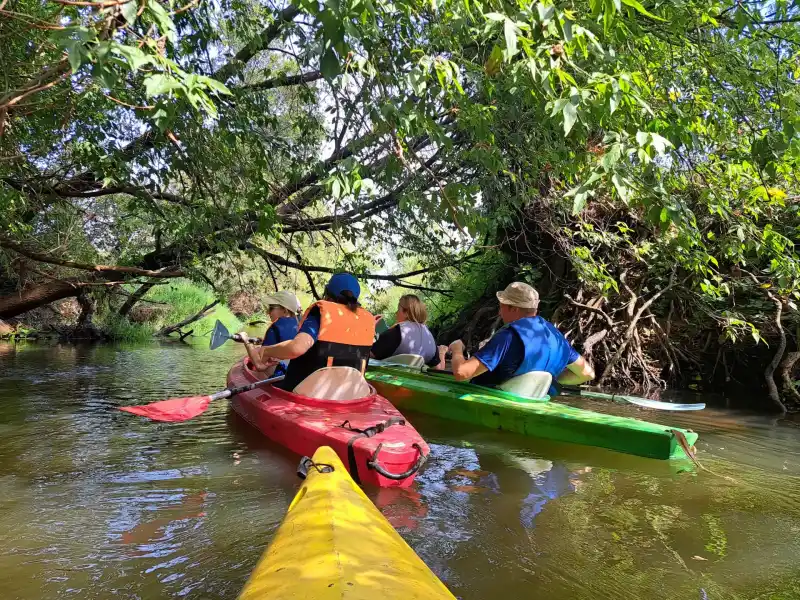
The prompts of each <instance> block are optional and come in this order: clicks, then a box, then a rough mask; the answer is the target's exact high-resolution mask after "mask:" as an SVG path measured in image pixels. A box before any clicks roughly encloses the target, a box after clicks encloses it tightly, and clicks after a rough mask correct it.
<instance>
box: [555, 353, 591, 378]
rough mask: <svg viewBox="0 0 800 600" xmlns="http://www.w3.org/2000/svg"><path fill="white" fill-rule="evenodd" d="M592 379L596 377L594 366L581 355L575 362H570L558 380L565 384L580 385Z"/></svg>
mask: <svg viewBox="0 0 800 600" xmlns="http://www.w3.org/2000/svg"><path fill="white" fill-rule="evenodd" d="M592 379H594V368H593V367H592V365H590V364H589V362H588V361H587V360H586V359H585V358H583V357H582V356H581V357H579V358H578V360H576V361H575V362H574V363H570V364H568V365H567V368H566V369H564V371H563V372H562V373H561V375H559V376H558V378H557V379H556V381H558V383H563V384H565V385H579V384H581V383H585V382H587V381H591V380H592Z"/></svg>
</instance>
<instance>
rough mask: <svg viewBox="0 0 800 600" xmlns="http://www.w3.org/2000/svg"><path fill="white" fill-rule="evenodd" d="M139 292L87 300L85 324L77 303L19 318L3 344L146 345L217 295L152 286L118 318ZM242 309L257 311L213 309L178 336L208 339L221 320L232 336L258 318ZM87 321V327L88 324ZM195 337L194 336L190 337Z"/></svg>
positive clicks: (255, 305) (0, 332)
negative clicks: (73, 341) (67, 341)
mask: <svg viewBox="0 0 800 600" xmlns="http://www.w3.org/2000/svg"><path fill="white" fill-rule="evenodd" d="M134 291H135V288H134V286H122V288H121V289H120V290H119V292H117V293H115V294H101V295H98V297H96V298H91V299H90V300H89V306H90V311H91V315H90V316H89V318H88V327H87V322H83V323H82V322H81V319H82V318H83V317H84V311H85V306H84V307H82V306H81V304H80V303H79V302H78V301H77V300H76V299H74V298H70V299H67V300H62V301H60V302H54V303H53V304H50V305H47V306H44V307H41V308H38V309H36V310H33V311H29V312H27V313H24V314H22V315H20V316H19V317H17V318H15V319H12V320H9V321H8V322H5V323H2V322H0V339H6V340H19V339H28V338H43V337H44V338H67V339H105V340H110V341H128V342H132V341H145V340H148V339H150V338H152V337H153V336H154V335H155V334H157V333H158V332H159V331H161V330H162V329H163V328H165V327H168V326H170V325H173V324H175V323H178V322H180V321H182V320H184V319H187V318H189V317H191V316H193V315H197V314H198V313H200V312H201V311H202V310H203V308H204V307H209V306H210V305H212V303H214V301H215V300H217V298H216V296H215V294H214V292H213V290H211V289H210V288H208V287H204V286H201V285H198V284H196V283H193V282H191V281H188V280H185V279H177V280H171V281H169V282H167V283H165V284H163V285H156V286H153V287H152V288H151V289H150V290H148V291H147V293H146V294H145V295H143V296H142V297H141V298H140V299H138V301H137V302H136V304H134V305H133V306H132V308H130V310H129V311H127V314H125V315H124V316H121V315H120V310H121V307H122V306H124V304H125V302H126V301H127V300H128V299H129V298H130V297H131V294H133V293H134ZM237 300H239V302H238V304H239V307H240V308H242V307H243V308H247V309H250V310H252V311H253V313H252V314H246V313H243V312H242V313H240V315H241V316H242V319H240V318H239V317H237V316H236V315H235V314H234V313H233V311H232V310H231V308H230V307H229V306H228V305H227V303H225V302H224V301H219V302H217V303H216V304H215V305H213V306H211V307H210V308H209V309H208V311H206V312H205V314H204V316H202V317H201V318H199V319H197V320H196V321H193V322H192V323H190V324H188V325H187V326H185V327H183V328H181V330H180V333H179V332H175V335H176V336H177V335H183V334H186V335H187V337H188V336H189V335H195V336H198V335H205V334H207V333H208V332H209V331H211V329H212V328H213V327H214V323H215V321H216V320H217V319H219V320H220V321H222V323H223V324H224V325H225V326H226V327H227V328H228V329H230V330H236V329H238V328H240V327H241V326H242V324H243V322H249V321H251V320H263V317H260V318H259V312H258V311H259V310H260V308H261V306H260V303H259V302H258V301H257V299H256V300H253V301H250V302H249V303H244V302H242V301H241V297H239V298H237ZM84 321H86V320H85V319H84ZM190 332H191V333H190Z"/></svg>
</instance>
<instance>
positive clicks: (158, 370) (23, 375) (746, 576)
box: [0, 344, 800, 600]
mask: <svg viewBox="0 0 800 600" xmlns="http://www.w3.org/2000/svg"><path fill="white" fill-rule="evenodd" d="M240 355H241V348H238V347H235V346H230V347H228V346H226V347H224V348H222V349H221V350H218V351H216V352H213V353H212V352H208V351H207V350H205V349H204V348H202V347H201V346H200V345H199V344H198V346H195V347H192V346H186V345H182V344H181V345H178V344H172V345H165V346H158V345H155V344H154V345H149V346H103V345H95V346H69V345H60V346H54V347H50V346H44V345H36V344H29V345H26V346H18V347H11V346H8V345H3V344H0V585H2V590H3V595H2V597H3V598H13V599H17V598H18V599H22V600H29V599H30V600H34V599H36V600H38V599H41V598H61V597H65V598H69V597H76V598H83V597H87V598H88V597H91V598H96V599H99V600H106V599H109V600H110V599H112V598H114V599H116V598H118V597H123V598H141V599H144V600H149V599H156V598H159V599H160V598H170V597H177V598H197V599H201V598H202V599H204V600H205V599H211V600H215V599H222V598H233V597H235V596H236V594H237V593H238V591H239V589H240V588H241V586H242V585H243V583H244V581H245V580H246V578H247V576H248V574H249V572H250V570H251V569H252V567H253V566H254V564H255V562H256V560H257V559H258V556H259V555H260V554H261V552H262V551H263V549H264V548H265V547H266V545H267V544H268V542H269V540H270V538H271V536H272V534H273V532H274V531H275V529H276V527H277V525H278V524H279V523H280V521H281V519H282V518H283V514H284V512H285V510H286V507H287V506H288V503H289V502H290V500H291V498H292V497H293V496H294V493H295V491H296V489H297V478H296V475H295V468H296V466H297V458H298V457H296V456H295V455H293V454H292V453H290V452H288V451H286V450H284V449H282V448H279V447H276V446H275V445H273V444H272V443H271V442H269V441H268V440H266V439H265V438H264V437H263V436H262V435H261V434H260V433H258V432H257V431H256V430H255V429H253V428H252V427H250V426H249V425H248V424H247V423H245V422H243V421H242V420H241V419H239V418H238V417H237V416H236V415H235V414H234V413H232V412H230V411H229V410H228V407H227V405H226V404H225V403H224V402H221V403H217V404H214V405H212V407H211V409H210V410H209V411H208V413H206V414H205V415H203V416H202V417H200V418H198V419H195V420H192V421H188V422H185V423H177V424H154V423H150V422H147V421H145V420H143V419H138V418H135V417H131V416H130V415H125V414H123V413H119V412H118V411H116V410H115V407H116V406H119V405H122V404H141V403H145V402H149V401H154V400H159V399H163V398H164V397H167V396H177V395H183V394H194V393H198V392H210V391H215V390H217V389H219V388H220V387H221V386H222V385H224V383H223V382H224V376H225V373H226V371H227V369H228V366H229V365H230V364H232V362H233V361H234V358H236V357H238V356H240ZM574 401H575V403H579V404H581V405H583V406H586V407H588V408H592V409H595V410H605V411H609V412H615V413H617V414H626V415H629V416H642V415H646V417H647V418H648V420H654V421H659V422H663V423H668V424H673V425H678V426H683V427H689V428H692V429H695V430H696V431H698V432H699V433H700V434H701V438H700V443H699V444H698V449H699V451H700V460H701V462H703V464H704V465H706V466H707V467H708V468H709V469H711V471H713V472H715V473H718V474H720V475H729V476H732V477H733V478H734V479H735V480H736V483H733V482H731V481H729V480H726V479H724V478H722V477H718V476H715V475H714V474H711V473H708V472H704V471H696V470H692V469H690V468H689V469H687V468H686V466H681V465H679V464H674V463H669V462H666V461H653V460H647V459H643V458H640V457H634V456H627V455H623V454H618V453H614V452H611V451H607V450H602V449H596V448H588V447H585V446H575V445H570V444H563V443H556V442H548V441H543V440H536V439H533V438H526V437H522V436H516V435H513V434H505V433H500V432H494V431H489V430H485V429H477V428H471V427H469V426H464V425H460V424H457V423H449V422H446V421H442V420H439V419H435V418H433V417H426V416H424V415H416V414H409V415H407V416H408V417H409V418H410V419H411V420H412V421H413V423H414V424H415V426H416V428H417V429H418V430H419V431H420V432H421V433H422V434H423V436H425V438H426V439H427V441H428V442H429V444H430V446H431V458H430V460H429V462H428V464H427V465H426V467H425V469H424V471H423V472H422V473H421V474H420V476H419V477H418V479H417V482H416V483H415V485H414V486H413V487H412V488H411V489H402V490H400V489H394V488H393V489H391V490H378V489H367V490H366V491H367V493H368V495H370V497H371V498H372V499H373V500H374V501H375V503H376V505H377V506H378V507H379V508H380V509H381V510H382V511H383V512H384V514H385V515H386V516H387V517H388V518H389V520H390V521H391V522H392V524H393V525H394V526H395V527H396V528H398V530H399V531H400V532H401V534H402V535H403V536H404V537H405V538H406V539H407V540H408V541H409V543H410V544H411V545H412V546H413V547H414V548H415V550H416V551H417V552H418V553H419V554H420V555H421V556H422V557H423V559H424V560H425V561H426V562H427V563H428V564H429V565H430V566H431V567H432V568H433V569H434V571H436V572H437V574H439V575H440V576H441V577H442V578H443V579H444V580H445V581H446V582H447V584H448V586H450V588H451V589H452V590H453V592H454V593H455V594H456V595H457V596H459V597H461V598H464V599H465V600H479V599H489V598H497V597H499V598H502V597H504V596H506V597H509V598H528V597H538V596H546V597H547V598H551V599H553V600H566V599H569V600H573V599H587V600H588V599H592V600H595V599H597V598H609V599H610V598H648V599H649V598H665V599H666V598H669V599H670V600H674V599H682V598H691V599H694V598H698V597H699V594H700V590H701V589H702V590H705V592H706V593H707V594H708V597H709V598H710V599H713V600H716V599H722V598H731V599H737V598H742V599H743V598H748V599H749V598H757V597H763V598H769V597H771V596H772V597H775V598H800V574H799V572H798V570H797V566H796V557H797V556H800V444H799V443H798V436H799V434H800V430H798V428H797V427H796V426H794V425H789V424H787V423H786V422H774V420H772V419H770V418H765V417H761V416H758V415H750V414H744V413H736V412H729V411H728V412H726V411H720V410H718V409H712V410H709V411H704V412H703V413H699V414H698V413H692V414H688V413H684V414H680V413H671V414H664V413H657V412H653V411H642V410H640V409H638V408H635V407H630V406H624V405H607V404H604V403H600V402H584V401H583V400H580V399H575V400H574Z"/></svg>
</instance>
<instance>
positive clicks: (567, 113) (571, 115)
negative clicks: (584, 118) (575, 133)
mask: <svg viewBox="0 0 800 600" xmlns="http://www.w3.org/2000/svg"><path fill="white" fill-rule="evenodd" d="M563 114H564V136H568V135H569V132H570V131H572V126H573V125H575V121H576V120H577V119H578V110H577V109H576V108H575V105H574V104H573V103H572V102H567V104H565V105H564V110H563Z"/></svg>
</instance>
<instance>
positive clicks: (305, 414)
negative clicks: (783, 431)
mask: <svg viewBox="0 0 800 600" xmlns="http://www.w3.org/2000/svg"><path fill="white" fill-rule="evenodd" d="M262 378H263V377H262V376H259V375H258V374H256V373H253V372H252V371H251V370H250V369H248V368H247V366H246V364H245V361H244V360H242V361H239V362H237V363H236V364H235V365H234V366H233V367H232V368H231V370H230V371H229V372H228V387H236V386H241V385H246V384H248V383H253V382H254V381H258V380H259V379H262ZM370 390H371V391H372V394H370V395H369V396H366V397H364V398H359V399H356V400H347V401H341V400H336V401H330V400H319V399H316V398H308V397H306V396H300V395H298V394H293V393H292V392H287V391H284V390H281V389H278V388H275V387H272V386H271V385H266V386H263V387H258V388H256V389H254V390H251V391H249V392H243V393H240V394H237V395H236V396H234V397H233V398H231V406H232V407H233V409H234V410H235V411H236V412H237V413H238V414H239V415H241V416H242V417H243V418H244V419H245V420H246V421H248V422H249V423H250V424H251V425H253V426H254V427H255V428H257V429H258V430H259V431H261V433H263V434H264V435H266V436H267V437H268V438H269V439H271V440H272V441H273V442H276V443H278V444H280V445H281V446H284V447H286V448H288V449H289V450H291V451H292V452H295V453H297V454H299V455H301V456H312V455H313V454H314V452H315V451H316V449H317V448H319V447H320V446H330V447H331V448H333V449H334V450H335V451H336V453H337V454H338V455H339V458H340V459H341V460H342V462H343V463H344V464H345V466H347V469H348V471H350V475H351V476H352V477H353V479H355V480H356V481H359V482H360V483H364V484H370V485H377V486H381V487H408V486H410V485H411V484H412V483H413V481H414V477H415V476H416V472H414V473H412V474H410V475H409V476H407V477H405V478H403V479H400V480H394V479H390V478H388V477H385V476H384V475H382V474H380V473H379V472H378V471H377V470H376V469H375V468H372V467H370V466H369V463H370V462H371V461H374V462H375V463H377V465H378V467H379V468H382V469H383V470H384V471H386V472H388V473H393V474H402V473H406V472H408V471H410V470H413V468H414V467H415V465H417V464H418V463H421V462H424V458H423V459H420V456H424V457H427V456H428V453H429V452H430V450H429V448H428V445H427V444H426V443H425V440H423V439H422V436H420V435H419V433H417V430H416V429H414V427H413V426H412V425H411V424H410V423H409V422H408V420H406V419H405V417H403V415H402V414H401V413H400V411H398V410H397V409H396V408H395V407H394V406H392V404H391V403H390V402H389V401H388V400H387V399H386V398H384V397H383V396H380V395H379V394H377V393H376V392H375V390H374V388H372V386H370ZM390 419H392V420H393V422H394V423H393V424H392V425H390V426H388V427H386V428H385V429H384V430H383V431H381V432H379V433H375V434H374V435H373V436H372V437H366V436H364V435H363V434H359V433H358V432H357V431H355V430H365V429H368V428H371V427H374V426H376V425H378V424H380V423H386V422H387V421H389V420H390ZM400 419H402V420H403V421H404V424H401V423H396V421H399V420H400ZM348 444H350V445H351V447H352V449H348ZM379 446H380V449H379ZM376 451H378V453H377V456H375V453H376ZM354 465H355V467H354ZM354 468H355V470H356V471H357V472H356V473H353V470H354Z"/></svg>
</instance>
